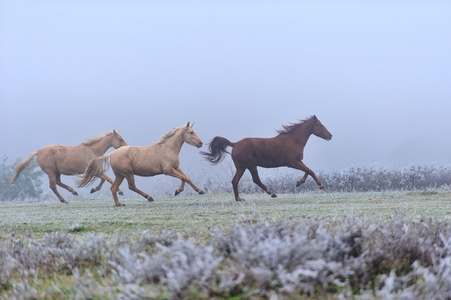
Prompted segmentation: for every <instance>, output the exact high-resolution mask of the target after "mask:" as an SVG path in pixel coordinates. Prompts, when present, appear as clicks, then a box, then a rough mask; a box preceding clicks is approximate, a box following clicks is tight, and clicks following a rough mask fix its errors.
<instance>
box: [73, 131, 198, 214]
mask: <svg viewBox="0 0 451 300" xmlns="http://www.w3.org/2000/svg"><path fill="white" fill-rule="evenodd" d="M193 125H194V123H193V124H191V125H190V123H189V122H188V123H187V124H186V125H182V126H180V127H177V128H174V129H172V130H171V131H169V132H168V133H166V134H165V135H163V136H162V137H161V138H160V140H159V141H158V142H157V143H154V144H152V145H150V146H146V147H132V146H125V147H121V148H119V149H117V150H115V151H113V152H111V153H110V154H108V155H104V156H101V157H99V158H96V159H93V160H91V162H90V163H89V165H88V167H87V168H86V170H85V172H84V174H83V176H81V178H80V180H79V182H78V183H79V186H80V187H82V186H86V185H88V184H91V183H92V182H93V181H94V180H95V179H96V177H99V176H100V174H102V173H104V172H105V171H106V170H107V169H108V167H109V166H111V168H112V169H113V172H114V175H115V176H116V178H115V179H114V182H113V185H112V186H111V192H112V194H113V198H114V203H115V204H116V206H124V205H125V204H123V203H121V202H119V200H118V197H117V194H116V192H117V191H118V188H119V186H120V185H121V183H122V181H123V180H124V178H126V179H127V182H128V187H129V189H130V190H132V191H134V192H136V193H138V194H140V195H141V196H143V197H144V198H146V199H147V200H149V201H153V198H152V197H151V196H149V195H148V194H146V193H144V192H143V191H141V190H139V189H138V188H137V187H136V185H135V177H134V175H138V176H154V175H159V174H165V175H169V176H173V177H176V178H179V179H180V180H181V181H182V184H181V186H180V188H179V189H178V190H176V191H175V195H178V194H179V193H181V192H182V191H183V190H184V187H185V182H187V183H188V184H189V185H190V186H191V187H192V188H193V189H194V190H195V191H196V192H198V193H199V194H204V192H203V191H202V190H201V189H199V188H198V187H197V186H195V185H194V183H193V182H192V181H191V180H190V179H189V178H188V177H187V176H186V175H185V174H184V173H183V171H182V170H181V169H180V167H179V164H180V162H179V153H180V149H181V148H182V146H183V143H184V142H186V143H188V144H190V145H192V146H195V147H197V148H200V147H202V145H203V143H202V141H201V140H200V138H199V137H198V136H197V134H196V132H195V131H194V130H193ZM108 160H109V162H108Z"/></svg>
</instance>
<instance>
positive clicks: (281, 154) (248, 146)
mask: <svg viewBox="0 0 451 300" xmlns="http://www.w3.org/2000/svg"><path fill="white" fill-rule="evenodd" d="M287 156H288V151H287V147H286V145H284V143H283V142H282V140H281V139H279V138H277V137H274V138H244V139H242V140H240V141H238V142H236V143H235V146H234V147H233V150H232V159H233V160H234V161H235V163H239V164H240V165H242V166H245V167H252V166H260V167H265V168H275V167H280V166H285V165H286V163H287V159H288V157H287Z"/></svg>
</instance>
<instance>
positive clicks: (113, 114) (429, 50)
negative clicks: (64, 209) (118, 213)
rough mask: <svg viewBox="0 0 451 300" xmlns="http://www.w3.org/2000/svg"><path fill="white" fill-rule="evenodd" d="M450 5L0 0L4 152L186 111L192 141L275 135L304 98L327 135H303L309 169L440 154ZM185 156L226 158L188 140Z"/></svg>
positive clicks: (192, 160)
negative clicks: (327, 137)
mask: <svg viewBox="0 0 451 300" xmlns="http://www.w3.org/2000/svg"><path fill="white" fill-rule="evenodd" d="M449 16H451V2H449V1H333V2H330V1H222V2H218V1H0V125H1V126H0V156H3V155H6V156H7V157H9V158H10V160H15V159H16V158H17V157H21V158H25V157H26V156H28V154H30V153H31V152H33V151H36V150H37V149H39V148H42V147H43V146H46V145H49V144H63V145H77V144H79V143H80V142H82V141H83V140H84V139H85V138H88V137H91V136H94V135H98V134H100V133H102V132H104V131H106V130H112V129H119V130H120V132H121V134H122V136H123V137H124V138H125V140H126V141H127V143H128V144H129V145H136V146H144V145H149V144H151V143H153V142H155V141H157V140H158V138H159V137H160V136H161V135H162V134H164V133H166V132H168V131H169V130H170V129H171V128H172V127H176V126H180V125H182V124H186V122H188V121H191V122H195V125H194V129H195V130H196V132H197V133H198V135H199V137H200V138H201V139H202V140H203V141H204V143H207V142H209V141H210V140H211V139H212V138H213V137H214V136H216V135H220V136H224V137H226V138H228V139H230V140H231V141H237V140H239V139H242V138H244V137H249V136H252V137H271V136H274V135H276V132H275V130H276V129H280V128H281V126H282V124H288V123H292V122H297V121H298V120H301V119H304V118H306V117H308V116H311V115H313V114H315V115H316V116H317V117H318V118H319V119H320V120H321V121H322V123H323V124H324V125H325V126H326V127H327V128H328V129H329V131H330V132H331V133H332V134H333V139H332V140H331V141H329V142H326V141H324V140H321V139H319V138H317V137H314V136H312V137H311V138H310V140H309V142H308V144H307V146H306V148H305V154H304V162H305V163H306V165H307V166H309V167H310V168H312V169H313V170H332V169H343V168H348V167H351V166H380V167H385V166H397V167H405V166H408V165H411V164H430V163H434V164H440V165H448V164H450V163H451V147H450V146H451V142H450V138H449V131H450V129H451V118H450V111H451V110H450V108H451V84H450V82H451V59H450V54H451V18H450V17H449ZM205 149H206V147H205V146H204V147H203V150H205ZM181 166H182V169H184V170H185V173H187V174H188V175H190V174H197V175H193V176H199V174H202V173H203V172H206V170H208V172H212V171H211V170H217V171H221V170H222V169H221V167H214V168H216V169H211V167H209V165H208V163H207V162H206V161H205V160H203V159H202V158H201V157H200V155H199V150H198V149H196V148H194V147H191V146H189V145H185V146H184V148H183V149H182V153H181ZM222 168H224V167H222ZM208 172H207V173H208ZM300 175H301V174H300ZM63 180H64V179H63ZM177 184H178V183H177Z"/></svg>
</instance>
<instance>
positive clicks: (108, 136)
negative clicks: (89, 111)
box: [8, 130, 127, 203]
mask: <svg viewBox="0 0 451 300" xmlns="http://www.w3.org/2000/svg"><path fill="white" fill-rule="evenodd" d="M126 145H127V143H126V142H125V141H124V139H123V138H122V136H120V134H119V132H118V131H115V130H113V132H107V133H104V134H101V135H99V136H96V137H93V138H90V139H88V140H86V141H85V142H84V143H81V144H80V145H78V146H62V145H49V146H46V147H44V148H41V149H39V150H38V151H36V152H33V153H31V154H30V155H29V156H28V157H27V158H26V159H25V160H23V161H21V162H20V163H18V164H17V166H16V168H15V175H14V178H10V179H9V180H8V181H9V184H13V183H14V182H16V180H17V178H18V177H19V175H20V172H22V171H23V170H24V169H26V168H31V167H32V166H33V165H34V157H35V156H37V159H36V161H37V162H38V165H39V166H40V167H41V169H42V171H44V172H45V173H46V174H47V176H48V177H49V184H50V189H52V191H53V192H54V193H55V195H56V196H57V197H58V199H59V200H60V201H61V202H63V203H68V202H67V201H66V200H64V198H63V197H62V196H61V195H60V193H58V190H57V189H56V185H59V186H60V187H62V188H64V189H66V190H68V191H69V192H71V193H72V194H73V195H76V196H77V195H78V193H77V192H76V191H75V190H74V189H73V188H71V187H70V186H68V185H65V184H64V183H62V182H61V175H77V174H82V173H83V172H84V171H85V169H86V167H87V166H88V163H89V162H90V161H91V160H92V159H94V158H96V157H99V156H102V155H103V154H105V152H106V151H107V150H108V149H109V148H111V147H114V148H115V149H118V148H119V147H122V146H126ZM99 177H100V178H101V182H100V184H99V185H98V186H97V187H96V188H93V189H92V190H91V193H94V192H96V191H98V190H100V188H101V187H102V185H103V183H104V182H105V180H106V181H108V182H109V183H111V184H113V180H112V179H111V178H110V177H109V176H108V175H106V174H99ZM120 194H122V192H120Z"/></svg>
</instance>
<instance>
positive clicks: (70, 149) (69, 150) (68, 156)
mask: <svg viewBox="0 0 451 300" xmlns="http://www.w3.org/2000/svg"><path fill="white" fill-rule="evenodd" d="M37 152H38V156H37V159H36V161H37V162H38V164H39V166H40V167H41V169H42V170H44V172H46V173H47V172H56V173H60V174H63V175H74V174H83V173H84V171H85V169H86V167H87V165H88V163H89V162H90V161H91V159H94V158H95V157H96V155H95V154H94V153H93V152H92V151H89V149H82V148H80V147H78V146H64V145H49V146H45V147H43V148H41V149H39V150H38V151H37Z"/></svg>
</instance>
